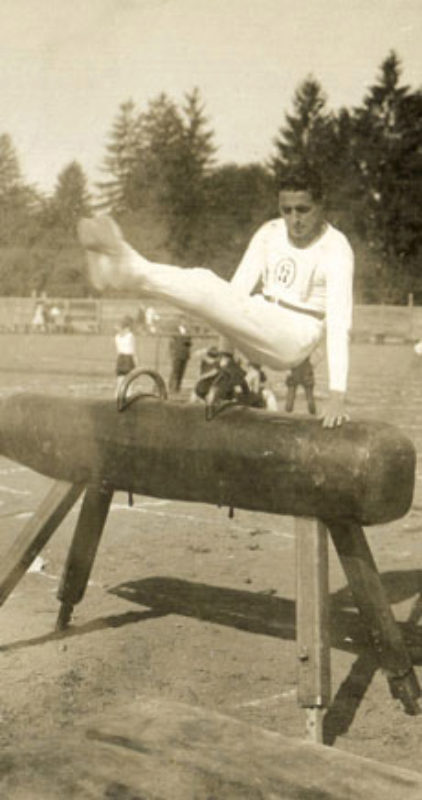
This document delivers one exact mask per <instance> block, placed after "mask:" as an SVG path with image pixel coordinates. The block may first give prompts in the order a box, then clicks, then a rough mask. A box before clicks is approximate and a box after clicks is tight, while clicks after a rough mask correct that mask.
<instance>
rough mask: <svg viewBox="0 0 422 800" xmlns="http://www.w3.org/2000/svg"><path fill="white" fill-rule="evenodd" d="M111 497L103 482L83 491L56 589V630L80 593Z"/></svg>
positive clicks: (67, 618) (66, 619)
mask: <svg viewBox="0 0 422 800" xmlns="http://www.w3.org/2000/svg"><path fill="white" fill-rule="evenodd" d="M112 497H113V490H112V489H111V488H110V487H109V486H106V485H98V486H89V487H88V488H87V490H86V492H85V496H84V499H83V503H82V508H81V511H80V514H79V517H78V521H77V523H76V528H75V532H74V534H73V539H72V544H71V546H70V550H69V553H68V556H67V560H66V564H65V568H64V572H63V575H62V579H61V582H60V586H59V589H58V592H57V597H58V599H59V600H60V601H61V606H60V611H59V614H58V617H57V623H56V630H64V629H65V628H66V627H67V625H68V624H69V621H70V618H71V616H72V612H73V607H74V606H75V605H76V603H79V602H80V601H81V600H82V598H83V596H84V593H85V589H86V587H87V584H88V580H89V576H90V574H91V570H92V566H93V564H94V559H95V556H96V553H97V549H98V545H99V543H100V539H101V534H102V532H103V530H104V525H105V523H106V519H107V514H108V511H109V508H110V503H111V500H112Z"/></svg>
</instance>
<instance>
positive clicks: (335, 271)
mask: <svg viewBox="0 0 422 800" xmlns="http://www.w3.org/2000/svg"><path fill="white" fill-rule="evenodd" d="M353 265H354V259H353V251H352V248H351V247H350V244H349V242H348V240H347V239H346V237H345V236H344V234H343V233H341V232H340V231H338V230H337V229H336V228H334V227H333V226H332V225H329V224H327V225H326V227H325V230H324V231H323V233H322V234H321V236H320V237H319V239H317V240H316V241H315V242H313V243H312V244H311V245H310V246H309V247H306V248H299V247H295V246H294V245H293V244H291V243H290V242H289V239H288V235H287V227H286V223H285V221H284V220H283V219H282V218H280V219H274V220H271V221H270V222H266V223H265V224H264V225H263V226H262V227H261V228H259V230H258V231H257V232H256V233H255V235H254V236H253V237H252V239H251V241H250V244H249V246H248V248H247V250H246V252H245V255H244V256H243V258H242V260H241V262H240V264H239V266H238V268H237V270H236V272H235V274H234V276H233V278H232V284H233V286H235V287H236V288H237V289H238V290H239V291H240V292H242V293H243V292H244V293H246V294H251V293H252V292H253V291H254V289H256V288H257V286H258V285H260V290H261V291H262V294H264V295H267V296H269V297H271V298H276V299H279V300H281V301H285V302H286V303H289V304H291V305H293V306H296V307H299V308H307V309H311V310H314V311H319V312H323V314H324V315H325V326H326V339H327V361H328V375H329V387H330V389H331V390H333V391H340V392H344V391H345V390H346V385H347V375H348V368H349V333H350V328H351V324H352V309H353Z"/></svg>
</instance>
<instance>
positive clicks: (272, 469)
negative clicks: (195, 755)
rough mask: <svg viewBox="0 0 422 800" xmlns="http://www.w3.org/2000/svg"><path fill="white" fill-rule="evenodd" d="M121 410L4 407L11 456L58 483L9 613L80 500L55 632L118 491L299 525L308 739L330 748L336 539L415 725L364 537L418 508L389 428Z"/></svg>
mask: <svg viewBox="0 0 422 800" xmlns="http://www.w3.org/2000/svg"><path fill="white" fill-rule="evenodd" d="M125 388H126V389H127V386H126V387H125ZM119 408H120V410H118V408H116V404H115V402H113V401H111V400H110V401H109V400H98V399H67V398H64V397H51V396H42V395H36V394H18V395H14V396H12V397H9V398H7V399H4V400H2V401H1V402H0V431H1V433H0V452H1V454H3V455H4V456H6V457H7V458H10V459H12V460H14V461H17V462H20V463H21V464H24V465H26V466H27V467H30V468H31V469H33V470H36V471H37V472H39V473H41V474H43V475H45V476H48V477H50V478H53V479H54V481H55V483H54V484H53V486H52V488H51V490H50V491H49V493H48V495H47V497H46V498H45V500H44V501H43V502H42V503H41V505H40V506H39V508H38V509H37V510H36V512H35V513H34V515H33V517H32V518H31V519H30V520H29V521H28V522H27V523H26V525H25V527H24V528H23V530H22V532H21V533H20V535H19V536H18V538H17V539H16V541H15V542H14V544H13V545H12V547H11V549H10V551H9V552H8V553H6V556H5V558H4V559H3V562H2V564H1V566H0V603H3V602H4V601H5V600H6V598H7V597H8V595H9V594H10V592H11V591H12V590H13V588H14V587H15V586H16V584H17V583H18V581H19V580H20V578H21V577H22V576H23V574H24V573H25V572H26V570H27V569H28V567H29V566H30V564H31V563H32V561H33V559H34V558H35V557H36V555H37V554H38V553H39V552H40V551H41V549H42V548H43V547H44V545H45V544H46V542H47V541H48V540H49V538H50V537H51V536H52V534H53V533H54V531H55V530H56V529H57V527H58V526H59V525H60V523H61V522H62V520H63V519H64V517H65V516H66V514H67V513H68V512H69V510H70V509H71V507H72V506H73V505H74V504H75V502H76V501H77V500H78V498H79V497H80V496H81V495H83V500H82V505H81V510H80V513H79V517H78V520H77V524H76V528H75V531H74V535H73V540H72V543H71V546H70V550H69V553H68V557H67V561H66V564H65V568H64V573H63V576H62V580H61V583H60V586H59V590H58V599H59V600H60V603H61V606H60V611H59V614H58V620H57V629H58V630H63V629H64V628H66V626H67V625H68V624H69V621H70V619H71V615H72V611H73V608H74V606H75V605H76V604H77V603H79V602H80V601H81V599H82V597H83V595H84V592H85V589H86V586H87V583H88V579H89V575H90V572H91V569H92V566H93V563H94V559H95V556H96V552H97V548H98V545H99V542H100V538H101V534H102V531H103V528H104V525H105V522H106V519H107V514H108V511H109V507H110V503H111V500H112V497H113V493H114V492H115V491H125V492H128V493H129V494H130V495H132V494H142V495H149V496H152V497H161V498H167V499H176V500H184V501H191V502H200V503H210V504H216V505H218V506H228V507H229V508H230V509H233V508H241V509H247V510H252V511H261V512H268V513H271V514H282V515H289V516H293V517H295V519H296V523H295V524H296V534H297V615H296V619H297V626H296V628H297V637H296V638H297V653H298V698H299V702H300V704H301V705H302V706H303V707H304V708H306V709H307V721H308V723H307V724H308V737H309V738H311V739H313V740H314V741H321V740H322V727H321V725H322V723H321V715H322V712H323V711H324V709H326V708H327V706H328V704H329V702H330V651H329V620H328V566H327V563H328V562H327V530H328V532H329V534H330V535H331V538H332V541H333V543H334V546H335V548H336V551H337V553H338V556H339V559H340V561H341V563H342V566H343V568H344V571H345V573H346V577H347V580H348V583H349V586H350V589H351V591H352V594H353V597H354V600H355V603H356V605H357V607H358V609H359V611H360V613H361V617H362V620H363V623H364V625H365V626H366V630H367V633H368V636H369V639H370V640H371V642H372V646H373V648H374V651H375V653H376V656H377V659H378V663H379V665H380V667H381V668H382V670H383V672H384V673H385V675H386V677H387V679H388V682H389V685H390V689H391V691H392V694H393V696H394V697H398V698H400V700H401V701H402V703H403V705H404V708H405V710H406V711H407V712H408V713H411V714H416V713H418V712H419V706H418V697H419V696H420V693H421V692H420V687H419V685H418V682H417V678H416V675H415V673H414V670H413V667H412V663H411V660H410V657H409V655H408V653H407V651H406V647H405V644H404V641H403V638H402V634H401V630H400V628H399V626H398V625H397V623H396V621H395V619H394V616H393V614H392V611H391V609H390V606H389V603H388V600H387V597H386V595H385V592H384V588H383V585H382V583H381V579H380V576H379V574H378V571H377V568H376V565H375V562H374V559H373V557H372V554H371V551H370V549H369V546H368V543H367V540H366V538H365V534H364V531H363V526H366V525H374V524H377V523H385V522H389V521H392V520H396V519H399V518H400V517H402V516H404V515H405V514H406V512H407V511H408V509H409V508H410V505H411V502H412V497H413V489H414V475H415V460H416V458H415V450H414V447H413V445H412V443H411V442H410V441H409V440H408V439H407V438H406V437H405V436H404V435H403V434H402V433H401V432H400V431H399V430H397V428H395V427H393V426H391V425H389V424H385V423H381V422H371V423H366V422H358V421H356V422H350V423H348V424H347V425H344V426H342V427H341V428H338V429H335V430H324V429H323V428H322V427H321V424H320V422H318V421H317V420H315V419H312V418H310V417H303V418H298V417H296V418H292V417H290V416H288V415H282V414H274V413H272V412H268V411H261V410H259V411H258V410H255V409H251V408H246V407H236V406H234V407H232V408H226V409H225V410H224V411H223V412H222V413H220V414H218V415H217V416H216V418H215V419H214V420H213V421H212V422H207V421H206V420H205V417H204V409H203V407H200V406H195V405H187V404H181V403H177V402H170V401H168V400H166V399H165V396H164V394H163V393H162V396H161V397H157V396H154V395H147V396H142V397H140V396H139V395H138V394H136V393H135V394H134V396H133V397H131V398H128V399H127V400H126V401H125V400H124V399H123V400H122V398H120V403H119Z"/></svg>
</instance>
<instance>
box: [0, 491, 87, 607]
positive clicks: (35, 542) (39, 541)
mask: <svg viewBox="0 0 422 800" xmlns="http://www.w3.org/2000/svg"><path fill="white" fill-rule="evenodd" d="M84 488H85V486H84V484H73V483H67V482H66V481H56V483H55V484H54V485H53V486H52V487H51V489H50V491H49V492H48V494H47V496H46V497H45V499H44V500H43V501H42V503H41V504H40V505H39V507H38V508H37V510H36V511H35V513H34V514H33V516H32V517H31V518H30V519H29V520H28V522H27V523H26V525H25V526H24V528H23V530H22V531H21V533H20V534H19V536H18V537H17V539H16V540H15V541H14V543H13V545H12V547H11V548H10V550H9V551H8V552H7V553H6V554H5V556H4V557H3V559H2V561H1V564H0V605H1V604H2V603H4V601H5V600H6V598H7V597H8V596H9V594H10V593H11V592H12V591H13V589H14V588H15V586H16V584H17V583H18V582H19V580H20V579H21V578H22V576H23V575H24V574H25V572H26V570H27V569H28V567H29V566H30V565H31V564H32V562H33V560H34V558H35V557H36V556H37V555H38V553H39V552H40V551H41V550H42V548H43V547H44V545H45V544H46V543H47V542H48V540H49V539H50V538H51V536H52V535H53V533H54V531H55V530H56V529H57V528H58V527H59V525H60V523H61V522H62V521H63V519H64V518H65V516H66V514H67V513H68V512H69V511H70V509H71V508H72V506H73V505H74V504H75V503H76V501H77V499H78V497H79V496H80V495H81V493H82V492H83V490H84Z"/></svg>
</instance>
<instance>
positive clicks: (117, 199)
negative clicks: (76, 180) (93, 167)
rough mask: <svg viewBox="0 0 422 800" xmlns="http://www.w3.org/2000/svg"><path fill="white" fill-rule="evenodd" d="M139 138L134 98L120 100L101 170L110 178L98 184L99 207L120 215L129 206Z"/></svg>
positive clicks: (137, 116) (137, 115)
mask: <svg viewBox="0 0 422 800" xmlns="http://www.w3.org/2000/svg"><path fill="white" fill-rule="evenodd" d="M139 137H140V130H139V114H138V112H137V110H136V107H135V104H134V102H133V100H127V101H126V102H124V103H121V105H120V107H119V114H118V116H117V117H116V119H115V121H114V123H113V126H112V130H111V133H110V135H109V137H108V139H109V140H108V143H107V145H106V151H107V153H106V156H105V158H104V162H103V166H102V168H101V169H102V171H103V172H104V173H107V174H108V176H109V178H108V180H105V181H102V182H99V183H97V188H98V189H99V203H98V205H99V206H100V207H102V208H106V209H109V210H111V211H113V212H114V213H117V214H118V213H121V212H122V211H125V210H126V209H127V207H128V205H129V195H130V183H131V180H132V177H133V172H134V169H135V165H136V162H137V153H138V147H139V146H140V141H139Z"/></svg>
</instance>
